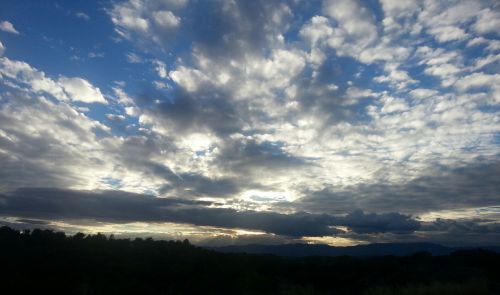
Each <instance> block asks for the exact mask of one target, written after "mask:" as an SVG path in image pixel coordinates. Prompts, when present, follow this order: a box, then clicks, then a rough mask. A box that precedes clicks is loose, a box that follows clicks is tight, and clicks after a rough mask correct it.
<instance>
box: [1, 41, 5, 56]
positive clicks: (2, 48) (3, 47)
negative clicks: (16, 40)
mask: <svg viewBox="0 0 500 295" xmlns="http://www.w3.org/2000/svg"><path fill="white" fill-rule="evenodd" d="M4 52H5V46H3V44H2V42H0V56H2V55H3V53H4Z"/></svg>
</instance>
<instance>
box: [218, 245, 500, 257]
mask: <svg viewBox="0 0 500 295" xmlns="http://www.w3.org/2000/svg"><path fill="white" fill-rule="evenodd" d="M479 248H480V249H484V250H489V251H493V252H497V253H500V247H495V246H493V247H468V248H464V247H462V248H452V247H445V246H442V245H438V244H433V243H382V244H368V245H357V246H349V247H332V246H328V245H321V244H283V245H259V244H252V245H243V246H223V247H210V249H212V250H215V251H219V252H224V253H251V254H273V255H278V256H289V257H304V256H344V255H346V256H384V255H394V256H408V255H412V254H414V253H417V252H428V253H430V254H432V255H447V254H450V253H451V252H454V251H457V250H466V249H467V250H468V249H479Z"/></svg>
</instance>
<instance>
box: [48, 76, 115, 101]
mask: <svg viewBox="0 0 500 295" xmlns="http://www.w3.org/2000/svg"><path fill="white" fill-rule="evenodd" d="M57 82H58V83H59V85H61V87H62V88H63V89H64V91H65V92H66V93H67V94H68V97H70V99H71V100H74V101H81V102H85V103H93V102H98V103H106V99H105V98H104V96H102V93H101V91H100V90H99V88H97V87H95V86H93V85H92V84H90V83H89V82H88V81H87V80H84V79H82V78H66V77H61V78H59V79H58V80H57Z"/></svg>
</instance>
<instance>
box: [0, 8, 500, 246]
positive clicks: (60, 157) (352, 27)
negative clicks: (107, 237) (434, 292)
mask: <svg viewBox="0 0 500 295" xmlns="http://www.w3.org/2000/svg"><path fill="white" fill-rule="evenodd" d="M4 6H5V8H3V11H4V12H3V15H2V22H1V23H0V30H1V31H0V40H1V42H0V56H1V57H0V166H1V167H2V170H1V171H0V214H1V216H2V220H3V222H4V223H8V224H10V223H12V224H17V225H19V224H21V225H22V224H23V223H22V221H19V220H23V219H24V220H26V219H32V220H38V221H37V222H45V224H46V226H47V227H50V228H59V229H65V230H76V229H78V230H82V229H86V230H88V231H95V230H97V229H99V230H102V231H105V232H117V233H118V232H119V233H120V234H123V235H134V234H140V235H147V234H150V235H154V236H157V237H164V238H165V237H171V236H180V235H182V236H183V237H188V238H189V239H192V240H193V241H196V242H198V243H200V244H207V245H208V244H213V245H223V244H242V243H253V242H256V243H260V242H262V243H269V244H276V243H292V242H302V243H326V244H332V245H349V244H365V243H373V242H397V241H430V242H438V243H443V244H447V245H479V244H498V243H500V232H499V230H498V229H499V228H500V220H499V216H498V214H497V213H498V212H496V211H495V209H494V208H497V207H498V206H500V195H499V193H498V192H499V191H500V187H499V182H498V178H499V177H500V162H499V157H498V156H499V151H500V149H499V143H500V116H499V113H498V110H499V104H500V87H499V86H498V85H500V78H499V77H500V74H499V69H500V68H499V67H500V64H499V62H500V36H499V33H498V32H500V27H499V26H500V23H499V21H498V20H499V19H500V17H499V16H500V6H499V5H498V3H497V2H496V1H487V0H485V1H467V0H463V1H462V0H454V1H447V2H443V1H427V0H418V1H392V0H380V1H354V0H353V1H345V0H324V1H316V2H310V1H287V0H282V1H264V0H262V1H261V0H259V1H226V0H217V1H187V0H183V1H179V0H166V1H165V0H162V1H159V0H158V1H145V0H122V1H104V2H102V3H85V7H80V6H78V7H77V6H76V4H74V3H63V4H61V3H59V4H58V5H55V4H54V5H42V4H37V3H35V4H33V7H31V8H30V9H23V7H22V6H23V5H16V3H15V1H7V2H6V3H5V5H4ZM34 8H36V9H34ZM20 11H23V13H22V14H21V13H20ZM35 11H36V12H37V13H35ZM49 14H50V15H51V16H53V17H51V18H46V17H44V18H40V17H37V15H49ZM20 15H23V17H20ZM14 24H15V26H14ZM61 26H66V27H72V28H74V31H71V32H69V31H68V32H66V31H61V30H60V29H59V28H60V27H61ZM34 49H36V50H34ZM90 57H99V58H90ZM89 200H93V202H91V203H89ZM35 203H36V204H37V205H36V206H35V205H33V204H35ZM37 208H45V211H43V212H42V211H39V210H38V209H37ZM57 208H62V209H60V210H59V209H57ZM492 208H493V209H492ZM26 226H29V224H27V223H26Z"/></svg>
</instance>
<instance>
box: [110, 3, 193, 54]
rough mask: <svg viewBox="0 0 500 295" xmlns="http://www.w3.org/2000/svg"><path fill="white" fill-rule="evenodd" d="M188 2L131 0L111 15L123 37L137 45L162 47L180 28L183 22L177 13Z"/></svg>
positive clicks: (115, 7) (117, 6)
mask: <svg viewBox="0 0 500 295" xmlns="http://www.w3.org/2000/svg"><path fill="white" fill-rule="evenodd" d="M186 2H187V1H185V2H182V1H177V2H176V1H143V0H129V1H124V2H121V3H116V4H114V5H113V7H112V8H111V9H109V10H108V14H109V15H110V17H111V21H112V22H113V24H114V25H115V31H116V32H117V33H118V34H119V35H120V36H121V37H123V38H125V39H129V40H132V39H134V40H137V41H138V45H139V44H142V45H146V44H147V43H148V42H152V43H154V44H156V45H160V46H163V45H166V43H167V42H168V41H169V40H170V39H171V38H172V37H173V35H174V33H175V32H176V30H177V29H178V28H179V27H180V26H181V18H180V17H179V16H178V15H176V14H174V13H175V11H178V10H180V9H182V7H183V6H184V5H185V4H186ZM142 48H146V46H142Z"/></svg>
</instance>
